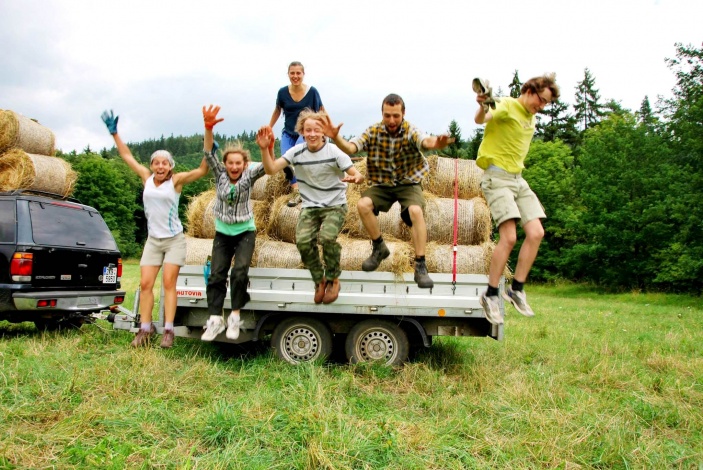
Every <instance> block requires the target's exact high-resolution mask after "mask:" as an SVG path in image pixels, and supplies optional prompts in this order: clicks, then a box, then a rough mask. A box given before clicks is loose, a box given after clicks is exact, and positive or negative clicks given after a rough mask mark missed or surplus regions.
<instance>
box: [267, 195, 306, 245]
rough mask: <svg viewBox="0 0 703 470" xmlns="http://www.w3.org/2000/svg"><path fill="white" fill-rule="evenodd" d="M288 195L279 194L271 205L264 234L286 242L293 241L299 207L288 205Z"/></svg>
mask: <svg viewBox="0 0 703 470" xmlns="http://www.w3.org/2000/svg"><path fill="white" fill-rule="evenodd" d="M289 199H290V198H289V197H288V196H280V197H279V198H277V199H276V200H275V201H274V203H273V205H272V206H271V213H270V215H269V221H268V226H267V227H266V234H267V235H268V236H269V237H271V238H273V239H275V240H280V241H284V242H287V243H295V227H296V226H297V225H298V217H299V216H300V207H299V206H295V207H288V205H287V203H288V200H289Z"/></svg>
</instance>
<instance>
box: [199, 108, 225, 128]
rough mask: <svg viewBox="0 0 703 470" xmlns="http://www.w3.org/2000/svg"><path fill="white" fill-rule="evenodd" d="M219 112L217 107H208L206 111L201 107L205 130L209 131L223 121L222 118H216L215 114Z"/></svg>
mask: <svg viewBox="0 0 703 470" xmlns="http://www.w3.org/2000/svg"><path fill="white" fill-rule="evenodd" d="M219 112H220V107H219V106H213V105H210V106H209V107H208V108H207V109H205V106H203V121H204V122H205V129H207V130H210V131H211V130H212V128H213V127H215V125H216V124H218V123H220V122H222V121H224V118H220V119H218V118H217V113H219Z"/></svg>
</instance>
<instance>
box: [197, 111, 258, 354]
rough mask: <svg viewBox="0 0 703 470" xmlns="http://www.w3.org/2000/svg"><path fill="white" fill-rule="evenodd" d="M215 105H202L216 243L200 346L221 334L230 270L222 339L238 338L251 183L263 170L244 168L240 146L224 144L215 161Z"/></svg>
mask: <svg viewBox="0 0 703 470" xmlns="http://www.w3.org/2000/svg"><path fill="white" fill-rule="evenodd" d="M218 112H220V107H219V106H213V105H210V107H209V108H207V109H206V108H205V106H203V121H204V122H205V142H204V146H205V159H206V160H207V163H208V165H209V166H210V168H211V169H212V172H213V173H214V175H215V193H216V197H215V206H214V208H213V210H214V212H215V239H214V241H213V242H212V265H211V267H210V276H209V277H208V283H207V308H208V311H209V313H210V318H209V319H208V321H207V323H206V324H205V332H204V333H203V336H202V339H203V341H212V340H214V339H215V338H216V337H217V335H219V334H220V333H222V332H223V331H224V329H225V319H224V316H223V314H222V308H223V307H224V304H225V296H226V295H227V271H229V269H230V266H232V257H234V267H233V268H232V271H231V274H230V278H229V286H230V295H231V299H232V311H231V312H230V314H229V316H228V317H227V332H226V336H227V338H229V339H237V338H239V330H240V328H241V319H240V315H239V313H240V310H241V308H242V307H244V305H246V303H247V302H249V293H248V292H247V285H248V284H249V265H250V264H251V258H252V256H253V254H254V244H255V242H256V224H255V223H254V211H253V208H252V204H251V198H250V194H251V191H252V188H253V187H254V183H255V182H256V180H258V179H259V178H261V177H262V176H264V175H265V174H266V173H265V172H264V166H263V165H256V166H251V167H250V166H249V161H250V160H251V158H250V156H249V151H247V150H245V149H244V148H242V146H241V145H229V146H227V147H225V149H224V151H223V152H222V162H220V161H219V160H218V159H217V148H218V147H217V144H216V143H215V141H214V138H213V134H212V128H213V127H214V126H215V125H216V124H217V123H219V122H222V121H223V119H222V118H218V117H217V113H218Z"/></svg>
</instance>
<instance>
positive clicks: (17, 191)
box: [0, 189, 83, 205]
mask: <svg viewBox="0 0 703 470" xmlns="http://www.w3.org/2000/svg"><path fill="white" fill-rule="evenodd" d="M0 194H3V195H6V196H17V195H20V194H33V195H36V196H45V197H50V198H52V199H61V200H62V201H69V202H75V203H77V204H81V205H82V204H83V203H82V202H81V201H79V200H78V199H76V198H74V197H69V196H62V195H61V194H57V193H52V192H49V191H40V190H38V189H13V190H12V191H6V192H0Z"/></svg>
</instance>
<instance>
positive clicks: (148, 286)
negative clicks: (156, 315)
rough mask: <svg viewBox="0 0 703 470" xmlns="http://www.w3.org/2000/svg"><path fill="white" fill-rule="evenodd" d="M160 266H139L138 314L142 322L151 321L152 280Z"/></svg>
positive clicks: (153, 280)
mask: <svg viewBox="0 0 703 470" xmlns="http://www.w3.org/2000/svg"><path fill="white" fill-rule="evenodd" d="M159 269H161V266H141V269H140V270H141V281H140V283H139V290H140V293H139V316H140V321H141V322H142V323H151V311H152V310H153V309H154V282H155V281H156V276H157V275H158V274H159Z"/></svg>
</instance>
